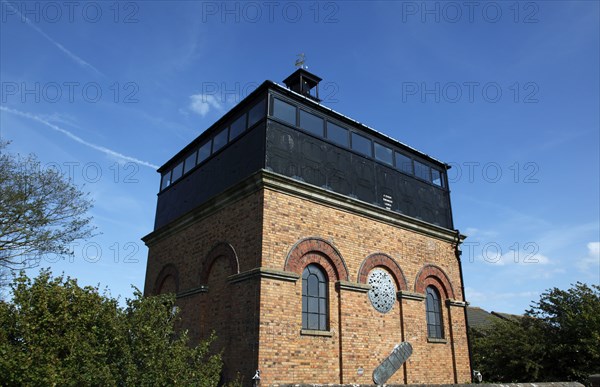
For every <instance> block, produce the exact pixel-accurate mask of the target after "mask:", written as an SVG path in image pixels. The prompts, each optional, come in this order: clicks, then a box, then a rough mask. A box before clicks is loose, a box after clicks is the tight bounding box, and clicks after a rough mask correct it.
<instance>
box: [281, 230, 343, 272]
mask: <svg viewBox="0 0 600 387" xmlns="http://www.w3.org/2000/svg"><path fill="white" fill-rule="evenodd" d="M311 263H317V264H319V265H320V266H322V267H323V269H325V271H326V272H327V275H328V276H329V280H332V279H335V280H338V281H339V280H342V281H348V278H349V276H348V267H347V266H346V262H344V258H342V255H341V254H340V252H339V251H338V250H337V249H336V248H335V247H334V246H333V245H332V244H331V243H330V242H328V241H326V240H325V239H322V238H318V237H311V238H305V239H301V240H299V241H298V242H296V244H295V245H294V246H292V248H291V249H290V252H289V253H288V255H287V257H286V259H285V264H284V266H283V270H285V271H291V272H294V273H296V274H298V275H302V271H303V270H304V268H305V267H306V266H307V265H309V264H311Z"/></svg>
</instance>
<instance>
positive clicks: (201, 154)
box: [198, 140, 211, 164]
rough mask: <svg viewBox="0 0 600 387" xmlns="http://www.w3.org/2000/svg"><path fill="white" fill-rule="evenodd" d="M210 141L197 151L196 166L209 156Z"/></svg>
mask: <svg viewBox="0 0 600 387" xmlns="http://www.w3.org/2000/svg"><path fill="white" fill-rule="evenodd" d="M210 144H211V142H210V140H209V141H208V142H207V143H206V144H204V145H202V146H201V147H200V148H199V149H198V164H200V163H201V162H203V161H204V160H206V159H207V158H208V156H210Z"/></svg>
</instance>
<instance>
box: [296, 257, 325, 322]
mask: <svg viewBox="0 0 600 387" xmlns="http://www.w3.org/2000/svg"><path fill="white" fill-rule="evenodd" d="M328 314H329V313H328V305H327V277H326V276H325V273H324V272H323V269H321V268H320V267H319V266H318V265H315V264H310V265H308V266H306V268H305V269H304V272H302V329H310V330H319V331H326V330H327V324H328V321H327V320H328V318H327V317H328Z"/></svg>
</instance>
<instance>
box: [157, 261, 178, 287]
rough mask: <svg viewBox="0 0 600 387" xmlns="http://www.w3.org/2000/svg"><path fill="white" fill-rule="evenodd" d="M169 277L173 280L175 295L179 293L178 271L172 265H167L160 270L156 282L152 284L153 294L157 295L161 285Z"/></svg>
mask: <svg viewBox="0 0 600 387" xmlns="http://www.w3.org/2000/svg"><path fill="white" fill-rule="evenodd" d="M169 276H171V277H173V280H175V293H177V292H179V270H177V267H176V266H175V265H173V264H172V263H168V264H166V265H165V266H163V268H162V269H160V272H159V273H158V275H157V276H156V281H155V282H154V294H159V292H160V287H161V285H162V284H163V283H164V281H165V279H167V277H169Z"/></svg>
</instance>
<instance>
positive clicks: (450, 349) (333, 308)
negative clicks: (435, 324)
mask: <svg viewBox="0 0 600 387" xmlns="http://www.w3.org/2000/svg"><path fill="white" fill-rule="evenodd" d="M162 232H163V231H162V230H161V231H160V232H159V233H162ZM307 238H308V241H307V242H305V243H299V242H302V241H303V240H305V239H307ZM311 238H314V240H311ZM223 243H226V244H229V245H230V246H231V248H232V250H231V251H235V253H234V258H235V259H233V260H232V256H231V254H233V253H231V252H228V251H229V250H228V248H223V249H222V251H221V250H218V249H217V250H215V248H216V246H219V244H221V245H222V246H223ZM295 246H296V247H297V248H296V249H295V248H294V247H295ZM149 247H150V249H149V257H148V268H147V274H146V285H145V286H146V287H145V292H146V294H152V293H154V292H155V291H157V290H158V287H160V286H161V285H162V286H163V290H169V291H172V289H177V290H178V294H180V295H182V294H185V292H186V291H189V290H192V289H198V288H199V287H200V286H201V285H208V291H207V292H206V293H200V292H197V293H195V294H191V295H187V296H184V297H180V298H179V299H178V305H179V306H180V307H181V316H182V324H181V325H182V327H184V328H186V329H188V330H189V332H190V336H191V338H192V340H193V342H197V341H198V340H200V339H201V338H203V337H206V336H207V335H208V334H209V332H210V331H211V330H215V331H216V333H217V335H218V337H219V339H218V341H217V342H216V346H215V347H216V348H217V349H219V348H220V349H225V350H226V351H225V355H224V358H225V360H226V362H227V365H226V368H225V376H226V377H227V378H232V377H234V376H235V373H236V371H240V373H241V375H242V376H243V377H244V380H245V382H246V383H249V382H250V378H251V377H252V375H254V370H255V369H256V368H259V369H260V370H261V372H262V374H261V377H262V385H270V384H280V383H281V384H283V383H365V384H371V383H372V372H373V369H374V368H375V367H377V365H379V364H380V363H381V361H383V360H384V359H385V357H387V356H388V355H389V354H390V352H391V351H392V349H393V348H394V345H395V344H397V343H399V342H401V341H408V342H410V343H411V344H412V346H413V355H412V356H411V358H410V359H409V361H408V362H407V363H406V365H405V366H403V368H402V369H401V370H399V371H398V372H397V373H396V374H395V375H394V376H393V377H392V378H391V379H390V380H389V381H388V383H400V384H401V383H406V382H408V383H453V382H455V381H457V382H468V381H470V370H469V362H468V351H467V343H466V329H465V322H464V313H463V310H462V308H460V307H456V306H450V307H448V306H446V303H445V302H444V301H445V299H446V298H449V297H453V298H455V299H457V300H462V293H461V284H460V272H459V267H458V263H457V261H456V258H455V255H454V248H453V245H452V243H451V242H450V241H443V240H440V239H435V238H433V237H430V236H426V235H423V234H418V233H416V232H413V231H410V230H406V229H402V228H400V227H398V226H395V225H392V224H390V223H387V222H384V221H381V220H374V219H372V218H368V217H366V216H364V215H358V214H357V213H354V212H349V211H343V210H340V209H337V208H334V207H332V206H327V205H324V204H320V203H317V202H315V201H309V200H306V199H301V198H299V197H296V196H292V195H289V194H284V193H281V192H276V191H274V190H271V189H261V190H259V191H257V192H256V193H254V194H251V195H249V196H246V197H245V198H243V199H240V200H237V201H235V202H233V203H229V204H227V205H225V206H224V207H222V208H220V209H218V210H214V211H213V212H212V213H211V214H210V215H203V216H200V217H199V220H197V221H195V222H191V223H190V225H189V226H187V227H185V228H182V229H181V230H178V231H176V232H174V233H172V235H169V236H166V237H163V238H150V241H149ZM214 251H221V252H218V253H214ZM211 252H212V253H214V254H213V255H211ZM373 254H375V255H373ZM370 256H371V258H370V259H369V260H367V261H365V260H366V259H367V257H370ZM236 259H237V260H236ZM310 262H315V263H318V264H320V265H321V266H322V267H323V268H324V269H325V271H326V272H327V275H328V277H329V326H330V333H329V335H330V336H314V335H307V334H302V333H301V328H302V318H301V312H302V303H301V300H302V281H301V279H299V280H296V281H290V280H289V278H288V280H282V279H274V278H258V277H256V276H255V277H252V278H248V279H245V280H242V281H239V282H235V281H231V277H230V276H231V275H233V274H236V273H237V272H238V269H237V265H239V272H240V273H244V272H247V271H249V270H252V269H254V268H258V267H262V268H268V269H273V270H277V271H288V272H290V273H296V274H300V275H301V274H302V270H303V269H304V267H305V266H306V265H307V264H308V263H310ZM169 265H172V266H173V268H174V269H173V268H171V269H165V267H168V266H169ZM394 265H395V266H394ZM431 265H435V266H431ZM379 266H384V267H386V266H387V269H388V270H389V272H390V273H391V274H392V275H393V277H394V278H395V280H396V281H395V282H396V286H397V287H398V288H399V289H403V290H408V291H409V292H420V293H422V292H423V289H424V288H423V285H424V284H433V285H434V286H439V287H442V288H440V289H439V290H440V294H441V295H442V298H443V300H442V302H443V305H442V310H443V311H442V313H443V321H444V334H445V338H446V342H445V343H430V342H428V341H427V327H426V320H425V302H424V301H421V300H409V299H403V300H401V301H397V302H396V304H395V305H394V306H393V308H392V310H391V311H390V312H388V313H386V314H382V313H380V312H377V311H376V310H375V309H374V308H373V307H372V306H371V304H370V301H369V299H368V296H367V293H366V292H365V290H364V289H363V291H362V292H361V291H360V289H356V290H358V291H353V290H348V289H344V288H342V289H339V288H338V286H336V282H337V281H338V280H342V281H349V282H350V283H359V282H361V283H363V284H364V282H365V281H366V277H367V276H368V272H369V271H370V270H371V269H372V268H374V267H379ZM361 267H362V271H361ZM440 273H442V274H440ZM161 275H162V276H163V277H164V278H159V277H160V276H161ZM440 276H441V277H442V278H438V277H440ZM417 278H420V279H419V280H417ZM157 284H158V285H157ZM446 288H447V289H446ZM399 289H397V290H399ZM450 323H452V329H450ZM359 368H362V369H363V370H364V374H363V375H362V376H359V375H358V372H357V371H358V369H359Z"/></svg>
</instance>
